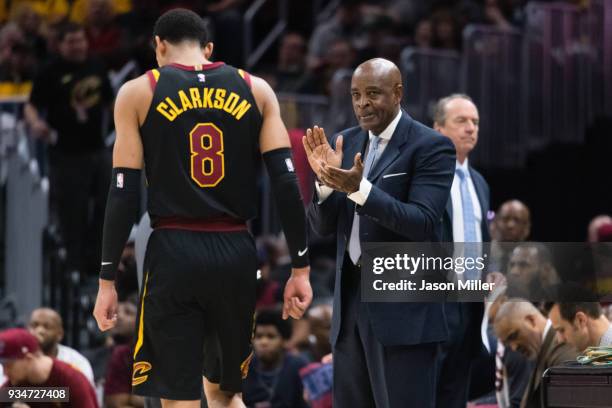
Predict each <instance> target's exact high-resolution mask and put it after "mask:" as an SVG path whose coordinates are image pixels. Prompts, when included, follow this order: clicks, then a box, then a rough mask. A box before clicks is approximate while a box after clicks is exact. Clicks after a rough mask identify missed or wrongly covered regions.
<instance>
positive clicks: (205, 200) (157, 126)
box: [94, 9, 312, 407]
mask: <svg viewBox="0 0 612 408" xmlns="http://www.w3.org/2000/svg"><path fill="white" fill-rule="evenodd" d="M154 36H155V53H156V58H157V62H158V64H159V66H160V68H159V69H153V70H151V71H148V72H147V73H146V74H145V75H143V76H141V77H139V78H136V79H134V80H132V81H129V82H127V83H126V84H125V85H123V87H122V88H121V89H120V90H119V93H118V95H117V100H116V105H115V127H116V131H117V139H116V142H115V147H114V152H113V174H112V183H111V188H110V191H109V195H108V203H107V208H106V217H105V222H104V234H103V248H102V266H101V272H100V281H99V291H98V298H97V300H96V306H95V310H94V316H95V318H96V320H97V322H98V326H99V327H100V329H101V330H108V329H109V328H111V327H112V326H113V325H114V324H115V322H116V310H117V295H116V291H115V288H114V279H115V273H116V270H117V264H118V262H119V258H120V255H121V250H122V248H123V246H124V244H125V241H126V240H127V238H128V235H129V232H130V228H131V227H132V224H133V221H134V218H135V216H136V213H137V208H138V199H139V197H138V191H139V186H140V180H141V169H142V168H143V166H144V168H145V174H146V179H147V190H148V212H149V214H150V215H151V224H152V227H153V229H154V231H153V233H152V235H151V238H150V240H149V243H148V247H147V255H146V259H145V282H144V285H143V289H142V293H141V300H140V306H139V316H138V322H137V331H138V333H137V341H136V345H135V349H134V368H133V378H132V386H133V392H134V393H135V394H138V395H143V396H151V397H158V398H161V399H162V405H163V406H164V407H199V406H200V398H201V392H202V375H203V376H204V390H205V392H206V398H207V401H208V404H209V407H244V404H243V402H242V400H241V398H240V392H241V382H242V378H243V376H244V375H245V374H246V371H247V370H248V364H249V360H250V355H251V345H250V339H251V335H252V330H253V312H254V305H255V283H256V266H257V257H256V251H255V245H254V242H253V239H252V237H251V235H250V234H249V232H248V231H247V227H246V221H247V220H249V219H251V218H253V217H254V216H255V213H256V205H255V202H256V190H257V187H256V185H257V162H258V157H257V156H258V155H259V152H261V154H262V156H263V160H264V162H265V164H266V168H267V170H268V174H269V175H270V178H271V184H272V186H273V192H274V196H275V199H276V204H277V208H278V211H279V215H280V218H281V222H282V225H283V229H284V231H285V236H286V238H287V241H288V246H289V249H290V252H291V259H292V267H293V269H292V275H291V278H290V279H289V281H288V282H287V285H286V287H285V293H284V307H283V317H284V318H285V319H286V318H288V317H289V316H291V317H293V318H295V319H298V318H300V317H301V316H302V314H303V313H304V311H305V309H306V308H307V307H308V305H309V304H310V301H311V299H312V290H311V288H310V283H309V273H310V267H309V261H308V246H307V237H306V224H305V214H304V207H303V204H302V201H301V198H300V195H299V190H298V184H297V178H296V175H295V171H294V167H293V163H292V161H291V150H290V147H289V146H290V143H289V137H288V135H287V131H286V129H285V127H284V125H283V122H282V120H281V117H280V112H279V106H278V101H277V100H276V96H275V95H274V92H273V91H272V89H271V88H270V86H269V85H268V84H267V83H266V82H265V81H263V80H262V79H260V78H256V77H252V76H250V75H249V74H248V73H246V72H244V71H242V70H240V69H236V68H233V67H231V66H228V65H225V64H223V63H222V62H214V63H211V62H210V61H209V60H208V57H209V56H210V54H211V52H212V44H209V42H208V35H207V32H206V29H205V26H204V24H203V22H202V19H201V18H200V17H199V16H198V15H197V14H195V13H193V12H191V11H188V10H184V9H174V10H171V11H169V12H167V13H165V14H164V15H162V16H161V17H160V18H159V19H158V20H157V22H156V24H155V28H154ZM203 51H204V52H203Z"/></svg>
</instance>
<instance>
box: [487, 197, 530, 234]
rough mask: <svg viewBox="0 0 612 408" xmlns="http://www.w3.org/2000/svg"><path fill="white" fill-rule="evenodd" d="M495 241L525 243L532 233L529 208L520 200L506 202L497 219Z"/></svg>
mask: <svg viewBox="0 0 612 408" xmlns="http://www.w3.org/2000/svg"><path fill="white" fill-rule="evenodd" d="M495 231H496V236H495V239H496V240H498V241H502V242H523V241H525V240H526V239H527V238H528V237H529V233H530V232H531V215H530V213H529V208H527V206H526V205H525V204H524V203H522V202H521V201H519V200H509V201H506V202H504V203H503V204H502V205H501V206H500V207H499V210H498V211H497V215H496V217H495Z"/></svg>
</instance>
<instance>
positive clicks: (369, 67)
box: [353, 58, 402, 85]
mask: <svg viewBox="0 0 612 408" xmlns="http://www.w3.org/2000/svg"><path fill="white" fill-rule="evenodd" d="M363 74H367V75H374V76H376V77H379V78H383V79H384V80H385V81H389V82H390V83H391V84H392V85H396V84H397V85H401V84H402V74H401V72H400V70H399V68H398V67H397V65H395V64H394V63H393V62H391V61H389V60H387V59H384V58H372V59H369V60H367V61H366V62H364V63H362V64H361V65H359V66H358V67H357V69H355V72H354V74H353V75H363Z"/></svg>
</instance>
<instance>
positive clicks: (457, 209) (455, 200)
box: [451, 158, 482, 242]
mask: <svg viewBox="0 0 612 408" xmlns="http://www.w3.org/2000/svg"><path fill="white" fill-rule="evenodd" d="M455 169H462V170H463V171H464V173H465V174H466V175H467V184H468V190H469V192H470V197H471V198H472V205H473V207H474V222H475V223H476V241H477V242H482V230H481V228H480V225H481V222H482V209H481V207H480V201H479V200H478V194H476V188H475V187H474V181H473V180H472V176H471V175H470V170H469V165H468V159H467V158H466V159H465V161H464V162H463V164H461V163H459V162H458V161H457V162H456V164H455ZM460 184H461V179H460V178H459V176H458V175H457V173H455V176H454V178H453V185H452V186H451V203H452V205H453V241H455V242H465V235H464V228H463V226H464V222H463V203H462V201H461V186H460Z"/></svg>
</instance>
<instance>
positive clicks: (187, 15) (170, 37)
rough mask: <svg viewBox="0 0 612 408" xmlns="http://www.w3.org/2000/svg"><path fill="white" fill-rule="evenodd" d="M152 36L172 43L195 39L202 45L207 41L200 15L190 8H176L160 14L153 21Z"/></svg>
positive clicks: (204, 26)
mask: <svg viewBox="0 0 612 408" xmlns="http://www.w3.org/2000/svg"><path fill="white" fill-rule="evenodd" d="M153 36H158V37H159V39H160V40H166V41H168V42H169V43H172V44H178V43H180V42H182V41H197V42H198V43H199V44H200V46H202V47H204V46H205V45H206V44H207V43H208V41H209V40H208V30H206V25H205V24H204V20H202V17H200V16H199V15H197V14H196V13H194V12H193V11H191V10H187V9H182V8H176V9H172V10H170V11H167V12H165V13H164V14H162V15H161V16H160V17H159V18H158V19H157V21H156V22H155V27H154V28H153Z"/></svg>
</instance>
